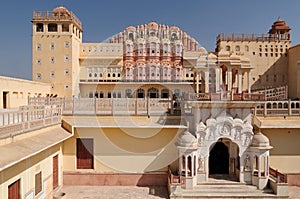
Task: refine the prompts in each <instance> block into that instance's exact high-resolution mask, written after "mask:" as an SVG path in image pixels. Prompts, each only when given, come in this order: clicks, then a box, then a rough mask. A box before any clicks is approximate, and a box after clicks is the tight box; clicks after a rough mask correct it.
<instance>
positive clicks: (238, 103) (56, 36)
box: [0, 6, 300, 199]
mask: <svg viewBox="0 0 300 199" xmlns="http://www.w3.org/2000/svg"><path fill="white" fill-rule="evenodd" d="M290 30H291V28H290V27H289V26H288V25H287V24H286V22H285V21H283V20H282V19H277V20H276V21H275V22H274V23H273V25H272V26H271V29H270V30H269V31H268V33H266V34H259V35H258V34H230V35H229V34H223V33H222V34H220V35H218V36H217V41H216V42H217V43H216V50H215V52H208V51H207V50H206V49H205V48H204V47H202V46H201V45H200V44H199V43H198V41H196V39H195V38H192V37H191V36H190V35H188V34H187V33H186V32H184V30H181V29H180V28H179V27H177V26H168V25H166V24H159V23H156V22H154V21H152V22H149V23H145V24H140V25H136V26H129V27H127V28H125V30H122V31H121V32H120V33H117V34H115V35H114V36H112V37H111V38H109V39H108V40H107V41H104V42H101V43H84V42H83V41H82V37H83V27H82V22H81V21H80V20H79V18H78V17H77V16H76V15H75V14H74V13H72V12H71V11H69V10H67V9H66V8H65V7H62V6H60V7H57V8H54V9H53V10H52V11H45V12H42V11H34V13H33V18H32V69H33V70H32V80H33V81H23V80H18V79H13V78H5V77H0V81H1V82H8V81H11V83H9V85H18V84H20V85H21V84H22V87H18V86H11V87H8V86H7V88H5V89H0V91H1V95H0V97H1V98H0V100H1V105H2V108H3V110H1V111H2V112H0V148H1V150H0V155H1V157H3V158H2V159H3V161H1V162H0V173H1V176H2V177H1V181H0V182H1V183H0V195H1V196H2V197H3V198H17V199H18V198H26V199H30V198H52V197H56V198H57V197H63V194H62V193H61V192H60V190H61V188H62V187H63V186H78V185H94V186H95V185H98V186H104V185H106V186H122V185H125V186H126V185H137V186H149V187H151V186H166V187H167V188H168V191H169V196H170V198H190V197H198V198H201V197H210V198H220V197H227V198H232V197H240V198H251V197H260V198H288V186H289V185H297V186H300V148H299V144H298V140H299V138H300V117H299V116H300V107H299V106H300V101H299V97H300V90H299V84H298V83H297V81H299V78H300V68H299V63H300V58H299V56H298V55H299V49H300V48H299V45H296V46H293V47H291V46H290V45H291V41H290V37H291V35H290ZM12 108H14V109H12ZM4 109H10V110H4ZM291 163H293V164H291ZM227 186H228V188H230V190H231V191H230V193H229V192H228V191H227V192H226V190H225V191H224V187H225V188H226V187H227ZM253 188H254V189H253ZM58 193H61V196H58V195H57V194H58ZM65 197H68V196H67V195H66V196H65Z"/></svg>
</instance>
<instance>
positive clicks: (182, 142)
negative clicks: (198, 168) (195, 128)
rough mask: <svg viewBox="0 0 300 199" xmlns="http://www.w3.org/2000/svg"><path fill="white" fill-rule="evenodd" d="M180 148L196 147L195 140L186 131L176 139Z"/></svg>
mask: <svg viewBox="0 0 300 199" xmlns="http://www.w3.org/2000/svg"><path fill="white" fill-rule="evenodd" d="M178 146H180V147H197V138H196V137H195V136H194V135H193V134H191V133H190V132H188V131H185V132H183V133H182V134H181V135H180V136H179V139H178Z"/></svg>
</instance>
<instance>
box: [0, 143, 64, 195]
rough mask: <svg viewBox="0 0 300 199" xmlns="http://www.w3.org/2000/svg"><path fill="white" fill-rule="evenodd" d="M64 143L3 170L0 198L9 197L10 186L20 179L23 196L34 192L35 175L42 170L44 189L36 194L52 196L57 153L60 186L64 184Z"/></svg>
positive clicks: (0, 173)
mask: <svg viewBox="0 0 300 199" xmlns="http://www.w3.org/2000/svg"><path fill="white" fill-rule="evenodd" d="M61 147H62V144H58V145H55V146H53V147H51V148H49V149H47V150H45V151H43V152H40V153H38V154H37V155H35V156H33V157H31V158H28V159H26V160H24V161H21V162H20V163H18V164H15V165H13V166H11V167H9V168H7V169H5V170H3V171H2V172H0V175H1V181H0V198H8V186H9V185H10V184H12V183H14V182H15V181H17V180H18V179H20V190H21V198H25V197H26V196H28V195H30V194H32V192H33V194H34V189H35V175H36V174H37V173H39V172H40V171H41V172H42V183H43V185H42V191H41V192H40V193H39V194H38V195H36V196H37V197H40V198H51V199H52V190H53V176H52V175H53V161H52V158H53V157H54V156H55V155H57V154H58V155H59V156H58V157H59V158H58V164H59V169H58V170H59V180H58V183H59V186H60V185H62V172H61V171H62V166H63V165H62V152H61V151H62V150H61Z"/></svg>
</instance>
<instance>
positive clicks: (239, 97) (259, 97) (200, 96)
mask: <svg viewBox="0 0 300 199" xmlns="http://www.w3.org/2000/svg"><path fill="white" fill-rule="evenodd" d="M185 99H186V100H196V101H207V100H211V101H219V100H230V101H264V100H265V96H264V94H255V93H232V92H230V91H224V92H220V93H196V94H189V95H187V96H186V97H185Z"/></svg>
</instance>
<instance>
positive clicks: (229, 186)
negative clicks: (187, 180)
mask: <svg viewBox="0 0 300 199" xmlns="http://www.w3.org/2000/svg"><path fill="white" fill-rule="evenodd" d="M170 198H222V199H229V198H230V199H232V198H266V199H267V198H277V199H281V198H282V199H283V198H288V196H277V195H276V194H274V192H273V190H272V189H264V190H259V189H257V188H256V187H255V186H253V185H246V184H244V183H240V182H236V181H231V180H220V179H210V180H209V181H208V182H206V183H202V184H198V185H197V186H196V187H194V188H193V189H184V188H180V187H177V189H176V190H175V191H174V192H173V194H171V196H170Z"/></svg>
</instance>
